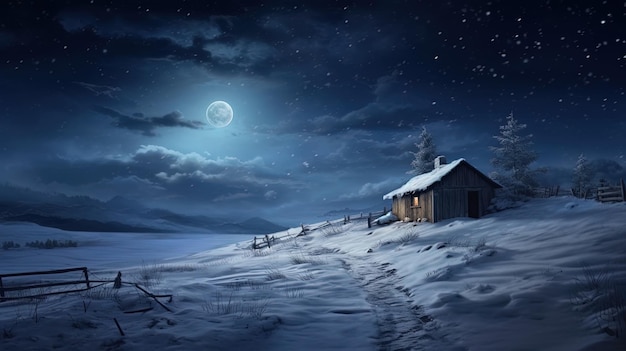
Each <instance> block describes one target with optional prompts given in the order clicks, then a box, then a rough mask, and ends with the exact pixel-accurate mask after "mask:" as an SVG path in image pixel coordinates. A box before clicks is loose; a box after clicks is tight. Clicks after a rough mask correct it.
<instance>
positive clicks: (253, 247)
mask: <svg viewBox="0 0 626 351" xmlns="http://www.w3.org/2000/svg"><path fill="white" fill-rule="evenodd" d="M252 249H253V250H256V236H255V237H254V241H253V242H252Z"/></svg>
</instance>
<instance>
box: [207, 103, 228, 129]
mask: <svg viewBox="0 0 626 351" xmlns="http://www.w3.org/2000/svg"><path fill="white" fill-rule="evenodd" d="M206 120H207V121H208V122H209V124H210V125H212V126H213V127H215V128H223V127H226V126H227V125H229V124H230V122H232V120H233V108H232V107H230V105H229V104H228V103H227V102H224V101H214V102H212V103H211V104H210V105H209V107H208V108H207V109H206Z"/></svg>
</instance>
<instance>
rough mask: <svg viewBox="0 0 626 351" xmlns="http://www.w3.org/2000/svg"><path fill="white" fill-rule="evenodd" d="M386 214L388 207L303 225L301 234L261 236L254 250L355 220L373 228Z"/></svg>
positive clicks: (253, 241)
mask: <svg viewBox="0 0 626 351" xmlns="http://www.w3.org/2000/svg"><path fill="white" fill-rule="evenodd" d="M385 213H387V208H386V207H385V208H384V209H383V210H382V211H375V212H369V213H363V212H360V213H357V214H352V215H345V216H343V218H338V219H334V220H329V221H326V222H321V223H318V224H314V225H304V224H301V225H300V228H301V229H300V232H297V233H293V234H292V233H290V232H289V230H287V232H286V233H285V235H282V236H281V235H280V234H281V233H276V234H273V235H271V236H269V235H267V234H266V235H264V236H260V237H257V236H255V237H254V239H253V240H252V249H254V250H256V249H262V248H266V247H267V248H271V247H272V245H274V242H275V241H280V240H282V239H285V238H293V237H297V236H302V235H306V234H307V233H308V232H311V231H314V230H319V229H324V228H326V227H329V226H333V225H340V224H347V223H348V222H351V221H355V220H367V226H368V227H371V224H372V222H373V221H374V219H376V218H377V217H380V216H382V215H384V214H385Z"/></svg>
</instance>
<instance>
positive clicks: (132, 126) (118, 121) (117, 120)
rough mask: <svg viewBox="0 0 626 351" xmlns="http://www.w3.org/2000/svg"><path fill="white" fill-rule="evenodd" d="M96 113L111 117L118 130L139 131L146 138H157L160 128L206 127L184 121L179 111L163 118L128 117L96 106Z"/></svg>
mask: <svg viewBox="0 0 626 351" xmlns="http://www.w3.org/2000/svg"><path fill="white" fill-rule="evenodd" d="M93 109H94V111H96V112H98V113H100V114H102V115H105V116H109V117H111V118H112V119H113V120H114V122H113V125H114V126H116V127H118V128H123V129H128V130H133V131H139V132H141V133H142V134H143V135H146V136H155V135H156V134H155V133H154V130H155V129H156V128H159V127H183V128H191V129H202V126H203V125H204V123H203V122H201V121H191V120H186V119H184V117H183V115H182V113H180V112H178V111H174V112H170V113H168V114H165V115H163V116H157V117H146V116H144V115H143V114H142V113H134V114H132V115H126V114H123V113H121V112H119V111H116V110H114V109H111V108H108V107H103V106H94V107H93Z"/></svg>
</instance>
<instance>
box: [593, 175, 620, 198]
mask: <svg viewBox="0 0 626 351" xmlns="http://www.w3.org/2000/svg"><path fill="white" fill-rule="evenodd" d="M597 200H598V201H600V202H621V201H626V187H624V179H621V180H620V184H619V185H616V186H602V187H599V188H598V196H597Z"/></svg>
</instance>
